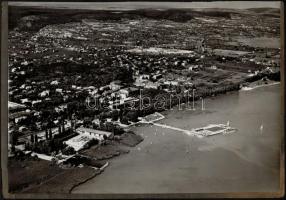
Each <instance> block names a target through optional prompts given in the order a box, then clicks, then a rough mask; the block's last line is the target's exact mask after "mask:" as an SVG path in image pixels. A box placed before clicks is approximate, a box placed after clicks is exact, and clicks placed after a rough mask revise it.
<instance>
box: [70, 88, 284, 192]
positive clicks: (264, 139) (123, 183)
mask: <svg viewBox="0 0 286 200" xmlns="http://www.w3.org/2000/svg"><path fill="white" fill-rule="evenodd" d="M199 108H200V105H198V106H197V109H198V110H196V111H191V110H182V111H178V110H177V109H174V110H171V111H166V112H164V113H163V114H164V115H165V116H166V118H165V119H163V120H161V121H159V122H158V123H164V124H168V125H171V126H175V127H179V128H183V129H189V130H191V129H192V128H198V127H202V126H205V125H208V124H210V123H227V121H229V122H230V126H232V127H235V128H237V129H238V130H237V131H236V132H235V133H232V134H228V135H216V136H212V137H205V138H196V137H193V136H188V135H185V134H183V133H182V132H176V131H173V130H170V129H164V128H161V127H156V126H150V125H144V126H143V125H141V126H139V127H134V131H135V132H136V133H138V134H142V135H143V137H144V141H143V142H142V143H140V144H139V145H138V146H136V147H135V148H132V149H131V151H130V153H129V154H126V155H121V156H119V157H117V158H114V159H112V160H111V161H110V165H109V167H107V168H106V169H105V171H104V172H103V173H102V174H101V175H99V176H97V177H95V178H94V179H91V180H90V181H88V182H86V183H85V184H83V185H80V186H79V187H77V188H75V189H74V190H73V193H137V194H138V193H193V192H199V193H205V192H206V193H209V192H216V193H218V192H275V191H278V189H279V156H280V154H279V150H280V141H281V140H280V138H281V134H282V133H281V124H282V123H281V122H282V121H281V119H282V118H281V114H280V113H281V98H280V85H273V86H268V87H261V88H257V89H254V90H251V91H239V92H232V93H230V94H227V95H222V96H218V97H216V98H213V99H207V100H205V109H206V110H205V111H201V110H200V109H199ZM261 125H263V128H261V127H262V126H261Z"/></svg>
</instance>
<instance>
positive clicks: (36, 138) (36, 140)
mask: <svg viewBox="0 0 286 200" xmlns="http://www.w3.org/2000/svg"><path fill="white" fill-rule="evenodd" d="M35 143H36V144H37V143H38V135H37V134H36V135H35Z"/></svg>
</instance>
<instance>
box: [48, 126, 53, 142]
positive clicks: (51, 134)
mask: <svg viewBox="0 0 286 200" xmlns="http://www.w3.org/2000/svg"><path fill="white" fill-rule="evenodd" d="M51 139H53V133H52V129H49V140H51Z"/></svg>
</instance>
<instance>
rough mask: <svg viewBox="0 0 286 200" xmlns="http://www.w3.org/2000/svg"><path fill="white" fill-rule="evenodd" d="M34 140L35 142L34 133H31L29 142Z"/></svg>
mask: <svg viewBox="0 0 286 200" xmlns="http://www.w3.org/2000/svg"><path fill="white" fill-rule="evenodd" d="M34 142H35V139H34V135H33V134H31V143H34Z"/></svg>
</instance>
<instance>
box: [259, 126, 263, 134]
mask: <svg viewBox="0 0 286 200" xmlns="http://www.w3.org/2000/svg"><path fill="white" fill-rule="evenodd" d="M262 131H263V125H261V126H260V133H262Z"/></svg>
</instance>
